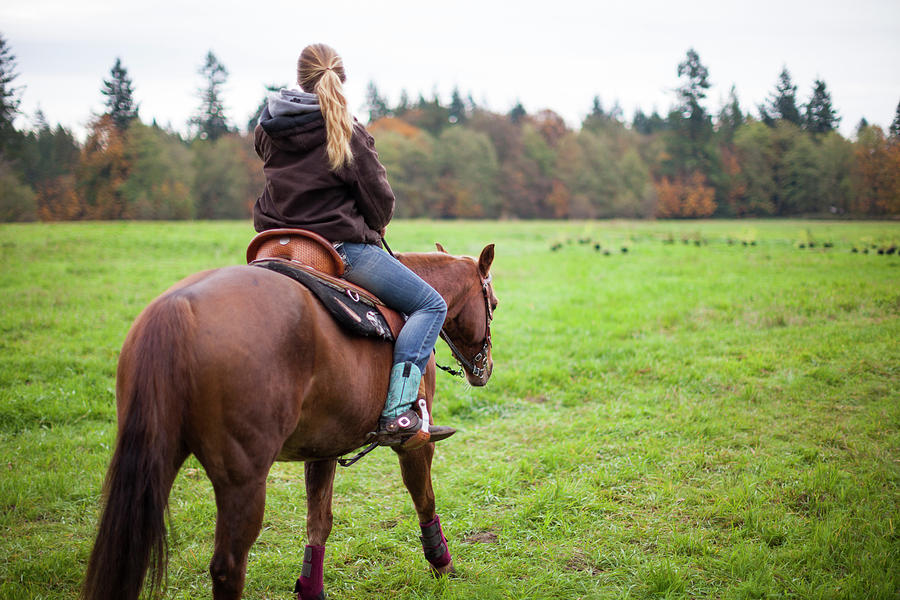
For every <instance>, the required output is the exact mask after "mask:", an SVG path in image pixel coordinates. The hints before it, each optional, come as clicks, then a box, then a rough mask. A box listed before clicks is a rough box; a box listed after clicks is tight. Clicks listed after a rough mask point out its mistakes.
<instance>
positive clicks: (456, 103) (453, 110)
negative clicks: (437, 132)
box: [449, 88, 466, 123]
mask: <svg viewBox="0 0 900 600" xmlns="http://www.w3.org/2000/svg"><path fill="white" fill-rule="evenodd" d="M449 121H450V123H465V122H466V104H465V102H463V99H462V96H461V95H460V93H459V88H453V95H452V96H451V97H450V117H449Z"/></svg>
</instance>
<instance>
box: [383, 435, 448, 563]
mask: <svg viewBox="0 0 900 600" xmlns="http://www.w3.org/2000/svg"><path fill="white" fill-rule="evenodd" d="M397 456H398V457H399V459H400V473H401V474H402V475H403V483H404V484H405V485H406V489H407V490H409V495H410V496H412V501H413V505H415V507H416V513H417V514H418V515H419V527H420V528H421V530H422V537H421V538H420V539H421V540H422V551H423V552H424V553H425V558H426V559H427V560H428V564H430V565H431V570H432V571H433V572H434V574H435V575H446V574H448V573H452V572H453V558H452V557H451V556H450V550H449V549H448V548H447V538H445V537H444V532H443V530H442V529H441V521H440V519H439V518H438V516H437V514H436V513H435V511H434V489H433V488H432V487H431V459H432V457H433V456H434V444H425V445H424V446H423V447H421V448H418V449H417V450H409V451H403V450H398V451H397Z"/></svg>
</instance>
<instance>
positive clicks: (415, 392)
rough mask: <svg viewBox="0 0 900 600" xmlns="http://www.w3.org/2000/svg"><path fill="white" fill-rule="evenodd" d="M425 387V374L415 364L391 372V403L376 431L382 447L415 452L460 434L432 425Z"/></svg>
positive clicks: (386, 405)
mask: <svg viewBox="0 0 900 600" xmlns="http://www.w3.org/2000/svg"><path fill="white" fill-rule="evenodd" d="M421 384H422V373H421V371H419V368H418V367H417V366H416V365H414V364H413V363H411V362H404V363H398V364H396V365H394V367H393V368H392V369H391V379H390V384H389V385H388V394H387V400H385V403H384V410H383V411H382V413H381V418H380V419H378V431H376V432H375V437H376V438H377V439H379V440H380V441H381V443H382V445H384V446H401V447H403V448H404V449H406V450H413V449H415V448H419V447H421V446H424V445H425V444H426V443H428V442H429V441H434V442H436V441H439V440H442V439H445V438H448V437H450V436H451V435H453V434H454V433H456V430H455V429H453V428H452V427H434V426H430V425H429V418H428V408H427V405H426V401H425V390H424V389H420V388H421ZM416 408H418V409H419V411H421V416H420V414H419V413H416V411H415V409H416ZM435 434H436V435H435Z"/></svg>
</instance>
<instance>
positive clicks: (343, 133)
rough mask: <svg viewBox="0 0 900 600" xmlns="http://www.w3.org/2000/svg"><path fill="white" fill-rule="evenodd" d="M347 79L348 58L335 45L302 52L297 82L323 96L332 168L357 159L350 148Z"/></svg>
mask: <svg viewBox="0 0 900 600" xmlns="http://www.w3.org/2000/svg"><path fill="white" fill-rule="evenodd" d="M346 80H347V75H346V74H345V73H344V61H343V60H341V57H340V56H338V53H337V52H335V50H334V48H332V47H331V46H327V45H325V44H311V45H309V46H307V47H306V48H304V49H303V52H301V53H300V59H299V60H298V61H297V83H298V84H299V85H300V88H301V89H302V90H303V91H304V92H309V93H314V94H315V95H316V96H318V97H319V106H321V107H322V116H323V117H325V133H326V137H327V142H326V144H325V151H326V152H327V154H328V165H329V167H330V168H331V170H332V171H336V170H338V169H340V168H341V167H343V166H344V165H347V164H350V163H351V162H353V150H352V149H351V148H350V137H351V136H352V135H353V119H352V117H351V116H350V111H349V110H348V109H347V99H346V98H345V97H344V86H343V83H344V81H346Z"/></svg>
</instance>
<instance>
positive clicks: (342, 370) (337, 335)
mask: <svg viewBox="0 0 900 600" xmlns="http://www.w3.org/2000/svg"><path fill="white" fill-rule="evenodd" d="M438 248H439V250H441V251H442V252H433V253H425V254H399V255H398V258H399V260H400V261H401V262H403V263H404V264H405V265H407V266H408V267H409V268H410V269H412V270H413V271H414V272H416V273H417V274H418V275H419V276H420V277H422V278H423V279H424V280H425V281H427V282H428V283H429V284H431V286H432V287H434V288H435V290H437V292H438V293H439V294H441V296H442V297H443V298H444V300H445V301H446V302H447V307H448V310H447V319H446V321H445V323H444V334H445V336H446V337H448V338H449V339H450V340H451V341H452V344H453V345H454V346H455V348H456V352H458V353H459V354H460V355H462V356H458V358H460V360H461V362H462V363H463V364H464V365H466V364H468V365H470V366H468V367H465V372H466V379H467V380H468V382H469V383H470V384H472V385H476V386H482V385H485V384H486V383H487V380H488V378H489V377H490V374H491V368H492V364H493V363H492V359H491V356H490V327H489V325H490V319H491V314H492V311H493V308H494V307H495V306H496V303H497V299H496V297H495V296H494V292H493V288H492V287H491V284H490V267H491V263H492V262H493V258H494V246H493V244H491V245H489V246H487V247H485V248H484V250H482V252H481V255H480V257H479V258H478V259H477V260H476V259H474V258H471V257H459V256H451V255H449V254H447V253H445V252H443V248H441V247H440V245H438ZM485 348H486V349H487V350H486V351H484V350H485ZM479 354H480V355H479ZM472 357H475V360H471V359H472ZM473 362H474V363H480V365H481V368H475V369H474V373H473V369H472V368H471V365H472V363H473ZM391 363H392V345H391V344H390V343H387V342H384V341H381V340H376V339H374V338H363V337H354V336H352V335H349V334H348V333H345V332H344V330H342V329H341V328H340V327H339V326H338V325H337V324H336V323H335V321H334V320H333V319H332V317H331V316H330V315H329V314H328V313H327V312H326V310H325V309H324V308H323V306H322V305H321V304H320V303H319V301H318V300H317V299H316V298H315V297H314V296H313V295H312V294H311V293H310V292H309V291H308V290H307V289H306V288H304V287H302V286H301V285H299V284H297V283H296V282H294V281H292V280H290V279H289V278H287V277H284V276H283V275H279V274H277V273H274V272H272V271H269V270H266V269H262V268H258V267H253V266H234V267H225V268H222V269H216V270H212V271H205V272H202V273H197V274H195V275H192V276H190V277H188V278H186V279H184V280H183V281H181V282H179V283H178V284H176V285H175V286H173V287H172V288H170V289H169V290H167V291H166V292H165V293H164V294H162V295H161V296H160V297H159V298H157V299H156V300H154V301H153V302H152V303H151V304H150V305H149V306H148V307H147V308H146V309H144V311H143V312H142V313H141V314H140V315H139V316H138V318H137V319H136V320H135V322H134V324H133V325H132V328H131V331H130V332H129V333H128V336H127V337H126V339H125V343H124V346H123V347H122V353H121V356H120V358H119V365H118V372H117V377H116V399H117V417H118V427H119V433H118V438H117V442H116V449H115V452H114V454H113V457H112V461H111V463H110V466H109V470H108V472H107V476H106V484H105V488H104V494H105V498H106V504H105V507H104V509H103V513H102V516H101V519H100V524H99V529H98V534H97V539H96V542H95V544H94V549H93V552H92V554H91V557H90V561H89V565H88V569H87V575H86V578H85V582H84V587H83V589H82V595H83V597H84V598H87V599H89V600H100V599H113V598H116V599H118V600H129V599H136V598H138V595H139V594H140V592H141V589H142V587H143V585H144V578H145V577H146V576H147V573H148V570H149V571H150V577H149V584H148V587H149V588H150V591H151V595H154V594H157V593H158V592H160V591H161V589H160V588H161V587H162V585H163V582H164V578H165V569H166V564H167V559H168V555H167V550H168V549H167V542H166V539H167V536H166V525H165V518H164V513H165V512H166V507H167V505H168V496H169V492H170V490H171V487H172V484H173V482H174V479H175V476H176V474H177V472H178V470H179V468H180V467H181V465H182V463H183V462H184V460H185V459H186V458H187V457H188V456H189V455H190V454H191V453H193V454H194V455H195V456H196V457H197V459H198V460H199V461H200V463H201V464H202V465H203V468H204V469H205V471H206V474H207V476H208V477H209V479H210V480H211V481H212V485H213V489H214V491H215V499H216V508H217V516H216V535H215V549H214V552H213V557H212V561H211V563H210V567H209V570H210V575H211V576H212V592H213V598H214V599H215V600H228V599H237V598H240V596H241V591H242V590H243V587H244V578H245V574H246V568H247V555H248V553H249V550H250V546H251V545H252V544H253V542H254V541H255V540H256V537H257V536H258V535H259V531H260V528H261V525H262V519H263V509H264V505H265V497H266V476H267V474H268V472H269V469H270V468H271V466H272V463H273V462H274V461H276V460H291V461H305V479H306V502H307V516H306V527H307V537H308V544H309V546H307V548H308V549H309V548H310V547H315V548H319V549H320V550H319V552H320V554H319V557H318V560H319V563H318V571H319V572H318V575H316V574H315V573H312V574H310V573H309V572H308V570H309V568H310V567H311V570H313V571H315V567H316V565H313V564H308V563H313V562H315V560H316V558H315V557H313V558H310V556H309V555H310V552H309V550H307V556H306V559H307V560H305V564H304V570H303V571H304V572H303V576H304V577H306V579H305V587H304V586H303V585H300V584H301V583H302V582H303V581H302V580H303V577H301V580H298V590H295V591H297V592H298V594H299V597H300V598H301V600H308V599H309V598H310V597H312V598H316V597H324V592H322V589H321V579H322V575H321V570H322V566H321V564H322V563H321V560H322V558H321V555H322V553H323V552H324V549H323V547H324V545H325V541H326V539H327V538H328V535H329V533H330V532H331V526H332V514H331V497H332V484H333V481H334V473H335V464H336V458H337V457H339V456H341V455H344V454H346V453H348V452H350V451H352V450H354V449H356V448H359V447H360V446H362V445H363V444H364V443H365V441H366V437H367V433H368V432H370V431H373V430H375V428H376V424H377V422H378V416H379V414H380V413H381V410H382V408H383V406H384V399H385V396H386V394H387V388H388V377H389V374H390V369H391ZM425 381H426V388H427V393H426V396H427V405H428V408H429V413H430V412H431V403H432V399H433V396H434V388H435V368H434V357H432V359H431V361H430V362H429V365H428V368H427V369H426V375H425ZM397 454H398V457H399V461H400V471H401V474H402V477H403V482H404V484H405V485H406V487H407V489H408V490H409V493H410V495H411V496H412V500H413V504H414V505H415V510H416V513H418V517H419V522H420V523H421V524H423V532H426V529H425V524H429V523H430V524H432V529H431V530H430V531H431V534H430V535H429V534H427V533H426V535H425V536H424V537H425V538H426V539H427V538H429V537H430V538H431V542H432V543H431V546H433V547H434V546H437V547H438V548H440V550H439V551H438V553H437V555H435V554H434V552H432V554H431V555H430V556H429V553H428V551H427V549H426V558H427V559H428V560H429V562H430V563H431V566H432V569H433V570H434V571H435V573H436V574H444V573H448V572H450V571H452V569H453V562H452V559H450V555H449V552H448V551H447V549H446V539H445V538H444V539H443V543H441V541H442V538H443V533H440V535H438V533H439V532H440V523H439V521H438V520H437V515H436V513H435V502H434V491H433V490H432V486H431V459H432V456H433V454H434V444H426V445H425V446H424V447H421V448H418V449H416V450H411V451H403V450H398V451H397ZM435 523H436V524H437V525H436V527H435V526H434V524H435ZM432 549H433V548H432ZM441 552H443V554H441ZM436 556H440V558H436ZM316 578H317V579H318V581H316ZM310 586H312V588H311V587H310ZM310 589H312V591H310ZM316 590H318V591H316Z"/></svg>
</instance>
